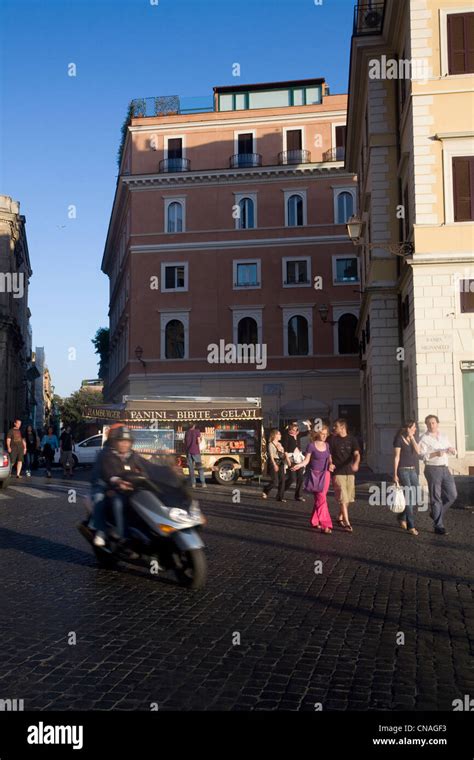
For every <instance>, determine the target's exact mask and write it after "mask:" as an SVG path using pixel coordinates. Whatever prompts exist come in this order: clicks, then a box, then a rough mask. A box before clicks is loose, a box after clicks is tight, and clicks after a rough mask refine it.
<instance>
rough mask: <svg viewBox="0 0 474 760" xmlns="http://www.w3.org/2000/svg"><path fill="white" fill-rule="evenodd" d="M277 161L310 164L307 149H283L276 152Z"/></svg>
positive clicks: (283, 163) (309, 155) (280, 162)
mask: <svg viewBox="0 0 474 760" xmlns="http://www.w3.org/2000/svg"><path fill="white" fill-rule="evenodd" d="M278 163H279V164H280V165H287V164H310V163H311V153H310V152H309V150H301V148H300V149H298V150H284V151H282V152H281V153H279V154H278Z"/></svg>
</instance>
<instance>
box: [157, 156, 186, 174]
mask: <svg viewBox="0 0 474 760" xmlns="http://www.w3.org/2000/svg"><path fill="white" fill-rule="evenodd" d="M190 168H191V161H190V160H189V158H164V159H163V160H162V161H160V172H163V173H164V172H188V171H189V170H190Z"/></svg>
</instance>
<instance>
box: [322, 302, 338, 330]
mask: <svg viewBox="0 0 474 760" xmlns="http://www.w3.org/2000/svg"><path fill="white" fill-rule="evenodd" d="M318 314H319V316H320V317H321V319H322V321H323V322H324V324H325V325H336V324H337V321H335V322H334V321H332V320H331V319H329V320H328V315H329V306H327V305H326V304H325V303H322V304H321V306H318Z"/></svg>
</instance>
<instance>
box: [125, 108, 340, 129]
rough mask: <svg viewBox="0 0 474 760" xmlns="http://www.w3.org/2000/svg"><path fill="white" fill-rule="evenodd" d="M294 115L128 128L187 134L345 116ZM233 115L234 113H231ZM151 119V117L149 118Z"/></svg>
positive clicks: (330, 113)
mask: <svg viewBox="0 0 474 760" xmlns="http://www.w3.org/2000/svg"><path fill="white" fill-rule="evenodd" d="M295 110H296V113H286V112H283V113H279V114H272V115H268V116H264V115H263V114H262V115H261V116H260V115H259V116H245V111H242V116H240V118H239V117H236V116H235V115H234V116H232V117H228V116H223V117H222V118H219V119H217V118H213V119H212V120H211V119H208V120H205V119H203V120H202V121H173V122H168V123H163V121H161V117H156V120H153V123H152V124H136V125H135V126H129V127H128V129H129V132H132V133H133V132H145V133H147V132H153V133H156V132H176V130H177V129H185V130H186V131H187V132H191V131H193V130H201V129H207V130H209V129H210V128H211V129H212V128H215V129H222V127H241V126H242V124H245V125H246V126H247V125H251V124H275V123H276V124H281V123H282V122H288V121H289V122H292V121H298V122H300V121H328V120H330V119H334V118H340V117H341V116H345V115H346V108H337V109H335V110H332V111H309V112H308V113H304V112H302V111H301V110H298V109H295ZM210 113H212V115H213V117H215V115H216V114H217V113H218V114H225V113H226V112H225V111H212V112H210ZM233 113H235V112H233ZM150 118H153V117H150Z"/></svg>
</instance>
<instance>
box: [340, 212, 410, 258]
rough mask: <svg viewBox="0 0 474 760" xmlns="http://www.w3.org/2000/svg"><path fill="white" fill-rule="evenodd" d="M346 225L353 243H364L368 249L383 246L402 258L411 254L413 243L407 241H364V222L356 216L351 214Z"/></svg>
mask: <svg viewBox="0 0 474 760" xmlns="http://www.w3.org/2000/svg"><path fill="white" fill-rule="evenodd" d="M346 226H347V234H348V235H349V237H350V239H351V241H352V242H353V243H354V245H365V246H366V247H367V248H369V249H372V248H383V249H384V250H386V251H390V253H394V254H395V256H401V257H402V258H405V257H406V256H412V255H413V252H414V250H415V246H414V245H413V243H407V242H403V243H385V242H382V243H365V242H364V241H363V239H362V230H363V227H364V222H363V221H362V219H359V218H358V217H357V216H351V218H350V219H349V221H348V222H347V225H346Z"/></svg>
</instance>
